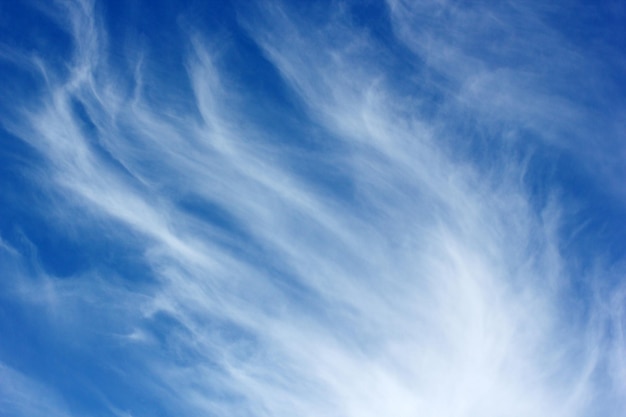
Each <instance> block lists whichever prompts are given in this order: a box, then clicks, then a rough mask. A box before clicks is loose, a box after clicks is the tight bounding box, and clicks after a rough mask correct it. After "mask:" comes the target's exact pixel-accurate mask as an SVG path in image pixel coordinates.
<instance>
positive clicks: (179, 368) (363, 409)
mask: <svg viewBox="0 0 626 417" xmlns="http://www.w3.org/2000/svg"><path fill="white" fill-rule="evenodd" d="M79 5H80V7H77V6H76V5H74V4H73V3H72V6H70V7H69V10H72V12H71V13H70V14H69V16H70V22H71V25H70V27H71V30H72V34H73V36H74V40H75V42H76V59H75V61H74V66H73V67H72V73H71V76H70V77H69V79H68V80H67V81H65V82H58V83H52V84H51V85H50V87H49V90H46V91H44V94H43V96H42V100H41V103H39V104H38V105H30V107H28V110H26V111H25V117H24V118H23V119H22V120H18V121H16V122H14V123H13V124H12V126H11V130H12V131H13V132H14V133H15V134H17V135H18V136H20V137H21V138H23V139H24V140H25V141H26V142H28V143H29V144H30V145H32V146H33V147H34V148H35V149H37V150H38V151H39V152H40V153H41V154H42V155H43V156H44V157H45V158H46V161H47V162H48V165H47V166H46V177H45V178H41V181H42V186H49V187H51V188H52V189H53V190H56V192H58V193H59V194H62V195H68V196H69V197H68V203H67V204H63V206H62V207H63V210H65V214H66V216H67V217H66V218H65V220H64V221H66V222H68V223H73V222H74V221H75V218H76V217H77V216H78V217H82V218H87V219H89V220H91V221H94V222H95V223H96V225H95V226H94V227H93V230H98V229H99V228H100V227H101V224H100V223H105V224H106V225H107V227H111V228H116V229H121V230H124V231H125V232H126V236H128V237H129V240H130V242H127V243H128V244H130V245H132V246H133V247H136V248H138V249H139V250H140V251H141V252H142V253H144V254H145V259H146V262H147V264H148V265H149V268H150V269H149V271H146V273H149V274H150V275H151V277H152V278H154V281H155V284H154V286H151V287H150V290H147V291H146V292H145V293H142V294H140V295H138V294H137V293H136V292H134V291H132V290H131V289H128V288H127V287H125V286H123V285H121V284H120V283H119V282H117V281H116V280H114V279H110V280H107V279H106V278H105V277H100V278H99V279H90V280H87V279H85V278H83V277H80V276H78V277H74V281H67V282H66V283H61V282H56V283H54V284H53V285H54V286H55V287H56V288H57V291H56V292H55V294H56V296H57V297H61V298H63V299H64V300H66V301H67V302H66V303H59V306H65V307H59V308H66V309H67V310H68V311H72V312H73V313H74V314H77V315H79V314H80V312H81V311H83V312H84V311H96V313H93V312H92V314H93V315H98V316H101V317H103V318H105V320H109V321H110V323H109V325H108V326H103V327H106V328H107V329H108V330H107V332H106V335H105V336H102V337H105V338H109V337H110V338H116V340H118V339H123V340H126V341H128V345H127V346H126V348H127V349H128V350H129V351H133V352H134V351H137V352H148V351H149V352H152V353H151V354H146V355H145V357H144V358H143V359H137V356H136V355H134V356H133V357H134V358H136V360H137V361H138V362H137V363H136V364H134V365H130V366H131V368H133V366H134V367H136V368H137V369H139V368H141V369H144V368H143V367H145V369H147V371H148V372H149V375H143V376H142V377H137V376H136V375H137V369H131V370H129V371H128V374H127V375H132V376H134V377H137V378H138V380H137V384H136V389H137V390H146V391H151V392H153V393H154V392H159V393H164V392H165V393H166V394H164V395H163V397H162V399H161V401H162V402H163V407H164V409H166V410H168V411H171V412H172V413H176V414H185V415H202V413H206V412H212V413H215V414H217V415H235V416H237V415H242V416H244V415H251V414H254V415H259V416H264V415H267V416H270V415H271V416H293V415H298V416H319V415H325V416H346V417H366V416H380V415H393V416H414V415H420V416H433V417H434V416H438V417H442V416H466V415H467V416H469V415H482V416H502V415H509V416H528V415H533V416H537V417H540V416H590V415H593V412H594V409H596V407H597V406H598V402H599V401H605V400H606V398H607V397H605V396H604V395H602V391H604V390H605V389H607V388H606V386H605V385H602V384H601V383H602V382H603V381H605V380H604V376H605V374H606V373H607V372H606V371H605V368H603V366H607V365H606V363H605V360H606V358H605V357H604V355H603V354H604V353H606V352H605V349H607V347H606V345H605V343H604V338H605V337H606V335H605V334H604V333H603V332H602V331H598V332H597V333H595V332H593V331H591V330H595V329H591V330H590V327H591V326H589V325H588V323H586V322H585V320H584V319H583V316H584V315H583V312H582V311H580V310H577V309H575V308H574V309H573V311H572V312H571V313H570V312H566V311H565V310H564V308H565V307H564V303H565V302H566V300H565V299H564V296H566V295H568V294H570V293H569V292H568V291H570V288H569V286H570V285H571V283H570V281H571V279H572V274H576V273H577V271H576V270H573V269H572V267H571V265H569V263H568V260H567V259H564V258H563V257H562V255H561V253H560V249H559V227H560V222H561V216H562V213H561V212H560V211H559V203H558V201H554V203H553V204H548V205H546V206H545V207H541V208H539V209H537V208H536V205H535V204H534V203H533V201H532V196H531V195H530V193H529V191H528V190H527V189H526V187H525V186H524V183H523V180H522V178H523V177H524V175H525V174H526V169H527V167H526V166H525V165H524V161H523V159H522V158H519V157H515V156H514V155H511V154H509V153H507V152H505V151H503V152H502V154H501V155H499V157H500V158H501V160H498V161H495V162H494V163H493V165H490V166H488V167H484V166H476V165H475V164H474V163H473V161H472V160H468V159H463V158H464V155H463V154H461V155H459V154H456V153H454V152H451V151H450V148H449V145H450V144H451V143H455V141H459V140H462V139H463V138H459V137H455V136H453V135H452V134H451V133H449V131H447V130H446V129H443V128H442V127H441V124H442V123H444V121H443V120H440V119H435V120H432V119H428V118H425V117H424V115H423V114H421V113H419V112H413V111H412V110H411V107H410V106H406V105H405V104H407V101H408V99H407V97H406V96H402V95H400V94H398V93H397V91H396V89H394V88H393V85H392V84H393V82H392V80H391V78H393V73H390V72H389V71H390V69H389V67H387V66H386V65H385V64H384V63H380V62H379V61H378V60H377V57H378V53H379V52H380V50H379V49H378V47H377V46H376V44H375V43H373V42H372V40H371V39H369V38H368V36H367V35H365V34H363V33H361V32H359V30H357V29H356V28H354V27H351V26H350V25H349V24H347V23H346V22H345V21H344V20H342V15H341V13H339V14H338V15H337V16H335V17H334V19H336V20H331V21H330V22H329V24H328V27H326V28H324V29H325V30H315V28H314V27H312V26H310V24H309V23H307V22H306V20H305V19H299V20H298V19H297V17H296V16H294V15H292V13H293V12H292V11H289V10H287V9H286V8H284V7H283V6H280V5H279V4H277V3H268V4H267V7H265V10H266V12H265V13H264V14H263V15H262V16H261V17H260V18H255V19H253V18H250V17H248V18H246V17H242V21H243V22H245V27H246V28H247V30H248V32H249V34H250V36H251V37H252V38H253V40H254V41H255V42H257V43H258V45H259V46H260V48H261V49H262V50H263V52H264V53H265V55H266V57H267V58H268V60H269V61H270V62H271V63H272V65H274V66H275V67H276V68H277V70H278V71H279V72H280V74H281V75H282V76H283V79H284V81H285V83H286V84H287V85H288V86H289V88H290V89H291V92H292V94H293V95H294V96H295V97H297V98H298V99H299V100H301V102H302V103H303V104H304V106H305V107H306V109H307V111H308V117H309V118H310V119H309V120H308V122H310V123H315V124H317V125H319V126H321V128H322V129H323V130H324V132H325V135H326V138H327V139H326V140H327V141H328V143H327V147H328V148H329V150H328V151H327V154H328V155H326V154H323V155H321V156H319V155H317V156H316V155H310V156H308V155H307V157H308V158H310V159H311V160H312V161H314V162H315V161H316V159H315V158H320V159H322V158H325V157H330V158H334V159H335V160H336V161H337V163H338V164H340V167H338V171H339V175H340V176H341V177H342V179H343V180H345V181H347V182H349V183H350V185H351V186H352V189H353V193H354V195H352V196H350V197H349V198H348V197H346V198H338V197H336V196H334V195H333V194H332V193H331V192H325V191H324V188H323V187H319V186H317V185H316V184H315V179H314V178H307V177H305V176H303V175H300V174H298V173H297V172H296V171H295V170H294V169H292V168H291V167H290V164H289V162H290V161H289V157H290V154H289V152H288V151H286V150H285V149H284V148H283V147H281V145H280V139H281V138H278V139H277V140H275V141H274V142H272V140H271V139H272V138H273V135H276V131H277V130H276V129H274V127H273V125H274V124H276V123H280V120H279V119H277V120H268V121H267V124H262V125H259V124H256V123H255V122H253V121H251V120H248V118H247V117H246V106H248V105H250V102H251V101H253V100H254V96H249V95H248V92H246V91H240V90H237V93H234V92H233V89H232V88H231V84H230V83H231V82H232V80H231V79H229V77H228V72H227V71H226V70H225V69H224V68H222V67H221V66H220V65H221V64H220V57H219V54H217V53H215V52H214V51H213V50H212V49H211V47H210V44H209V45H207V42H206V41H204V40H202V37H201V36H200V35H197V34H194V35H193V37H192V41H190V42H191V44H192V45H193V48H191V50H192V52H191V53H190V57H189V61H188V64H187V68H188V75H189V78H190V84H191V86H192V90H193V94H194V98H195V102H196V104H197V110H198V114H199V115H200V116H201V117H200V120H198V119H196V118H194V117H191V116H190V115H186V114H172V112H171V110H168V112H164V111H162V109H161V107H160V104H159V103H158V102H152V101H150V100H149V99H148V98H147V97H146V96H144V95H142V92H141V89H140V88H137V89H136V90H135V92H134V95H132V97H131V98H130V99H126V98H125V97H126V96H125V95H124V94H123V92H122V91H119V88H118V87H117V85H118V84H117V82H116V81H117V80H116V79H115V77H114V76H113V75H112V74H113V73H114V72H113V71H112V70H111V68H109V64H108V63H107V62H105V61H104V59H103V58H102V57H103V56H105V55H104V53H103V51H104V48H105V46H104V44H103V42H104V39H103V35H102V33H103V30H102V29H101V28H100V24H99V23H98V21H97V19H96V18H95V17H94V16H93V10H92V8H91V7H92V6H91V5H90V4H87V3H80V4H79ZM401 7H404V8H406V7H405V5H404V4H400V3H394V4H392V12H393V13H394V18H395V19H396V20H398V19H400V18H401V17H402V16H403V15H404V14H405V13H408V12H406V10H405V11H404V12H403V13H402V16H399V10H400V8H401ZM437 7H439V6H437ZM402 10H404V9H402ZM410 12H413V11H410ZM409 15H410V13H409ZM257 19H258V20H257ZM294 22H297V23H294ZM396 23H397V22H396ZM409 23H410V22H400V25H401V27H400V29H403V28H404V29H405V30H408V29H406V27H408V26H410V25H409ZM85 33H86V34H87V35H86V36H83V34H85ZM406 36H407V37H410V36H413V35H412V34H408V35H406ZM411 39H412V38H410V39H409V41H411ZM411 42H412V41H411ZM420 42H421V41H420ZM411 45H413V44H411ZM419 45H421V44H419ZM420 48H421V46H420V47H417V52H418V53H423V50H422V49H420ZM440 53H442V54H444V55H446V51H445V50H443V51H440ZM138 54H140V53H138ZM428 57H429V61H428V63H429V65H432V66H433V67H434V68H435V69H437V70H442V69H443V68H450V67H455V68H456V67H457V66H458V64H459V60H463V61H464V60H465V57H463V56H460V55H457V52H456V51H452V52H450V54H448V55H447V56H443V57H440V56H438V55H437V56H434V57H433V56H431V55H429V56H428ZM448 58H452V62H450V61H449V60H447V59H448ZM467 59H468V61H469V62H470V64H472V63H473V65H475V66H476V67H478V68H482V67H484V65H485V64H484V63H481V62H475V60H476V58H467ZM138 68H139V69H138V71H139V75H136V77H138V78H141V71H143V68H144V67H143V64H142V66H141V67H138ZM452 71H453V73H452V74H451V75H450V76H451V77H453V78H455V79H456V80H457V82H458V83H459V84H462V88H461V89H460V91H461V93H460V94H461V96H463V100H468V101H472V103H474V104H472V106H478V107H480V103H482V102H484V101H485V94H487V95H488V98H489V99H490V100H492V99H497V98H498V97H500V98H501V100H495V101H494V104H493V106H497V109H496V107H490V108H488V109H487V110H485V111H486V112H487V113H489V111H490V110H493V109H496V110H498V111H501V112H504V113H508V114H510V113H516V112H518V113H522V114H523V115H524V118H525V119H528V120H529V121H530V122H529V123H531V122H532V123H535V122H536V123H538V126H543V124H544V123H547V122H546V121H545V120H544V119H543V117H544V115H543V114H542V112H541V110H537V108H539V109H540V108H542V106H544V105H547V104H545V103H551V104H550V105H554V103H557V104H558V103H559V100H558V99H554V100H552V98H551V97H550V95H549V94H542V95H541V94H540V95H535V94H532V93H533V92H534V90H532V91H531V92H525V91H524V92H523V93H521V92H520V91H523V90H525V88H522V87H521V86H520V85H518V84H517V83H518V80H517V81H516V80H515V79H514V78H515V77H513V76H509V75H507V74H505V75H502V74H501V73H493V72H488V71H487V72H485V73H483V72H481V73H480V74H479V75H478V76H471V75H468V74H463V73H461V74H458V73H456V69H453V70H452ZM470 72H472V73H473V72H474V70H473V69H471V71H470ZM493 77H495V79H496V81H497V82H496V85H498V88H499V90H498V91H502V92H504V91H505V90H506V91H507V92H511V91H512V92H513V94H514V96H513V98H511V96H508V95H506V94H505V93H502V95H499V93H497V92H495V93H494V92H487V93H486V92H485V89H484V88H482V87H483V86H484V85H485V84H488V85H490V86H493V85H494V82H493ZM468 80H471V81H468ZM141 82H142V83H143V82H145V80H144V81H141ZM530 85H531V86H532V85H533V84H532V83H531V84H530ZM520 97H522V98H526V99H527V100H526V101H524V100H522V101H518V100H516V99H517V98H520ZM183 98H184V99H186V100H188V99H189V98H188V97H183ZM76 100H77V101H80V102H81V103H82V105H83V106H84V108H85V112H86V114H87V115H88V116H89V118H90V119H91V123H93V125H94V133H89V132H85V130H84V128H83V124H84V121H83V120H81V118H80V117H79V116H77V114H76V112H75V111H74V110H73V107H72V103H73V102H74V101H76ZM521 107H523V108H521ZM562 107H563V106H562ZM564 107H567V106H564ZM576 111H577V109H571V111H566V112H565V113H567V114H576ZM567 114H565V115H564V116H563V115H562V117H563V118H560V119H559V120H558V121H557V122H556V123H557V124H562V123H567V122H568V120H569V119H567V117H566V116H567ZM448 115H449V116H451V115H454V113H448ZM479 115H481V117H482V113H480V112H479ZM489 116H491V115H489ZM572 117H573V116H572ZM450 123H454V121H453V120H451V121H450ZM340 149H341V150H340ZM465 156H466V155H465ZM322 162H323V161H319V163H322ZM188 196H193V197H194V198H196V199H198V200H199V201H200V202H202V203H204V204H207V205H211V206H212V207H216V208H219V209H220V210H223V211H224V212H225V213H227V215H228V216H229V218H230V219H231V221H232V223H233V224H234V225H235V226H236V228H237V231H240V234H241V235H244V236H245V237H243V238H242V237H241V236H240V235H238V233H237V231H236V230H234V229H233V228H231V229H229V228H227V227H226V228H225V227H221V226H219V225H218V224H215V223H216V222H212V221H211V219H210V216H208V217H207V218H203V217H198V216H194V215H192V214H190V213H189V211H187V210H185V209H184V208H183V207H182V205H181V204H180V203H181V200H182V199H183V198H184V197H188ZM87 232H89V229H88V228H87ZM94 268H96V269H97V265H96V266H94ZM86 276H89V277H93V275H89V274H87V275H86ZM576 278H579V277H576ZM51 279H52V280H53V281H54V278H51ZM76 294H79V295H80V296H75V295H76ZM91 297H93V298H91ZM138 299H140V300H141V301H138ZM614 303H615V305H614V307H613V308H612V309H611V312H612V314H614V316H615V317H614V319H613V322H612V323H616V324H615V326H616V327H615V329H616V330H615V332H616V333H617V334H619V335H620V336H619V337H615V338H614V339H613V341H614V344H613V345H611V348H610V349H613V351H615V352H621V351H623V346H624V343H623V337H622V336H621V333H620V332H621V329H622V327H623V325H621V322H620V317H622V316H623V311H622V310H623V300H622V299H620V298H615V299H614ZM89 306H92V308H94V310H89V309H90V307H89ZM93 306H95V307H93ZM160 315H163V316H167V317H169V318H171V321H172V322H173V324H172V325H171V326H170V327H167V326H166V325H165V324H163V323H160V322H159V320H160V317H162V316H160ZM120 316H122V317H124V316H125V317H128V318H129V319H128V321H129V322H131V324H132V326H131V325H128V326H123V325H122V324H121V323H122V322H123V320H121V319H120ZM598 320H599V321H600V322H601V323H605V324H606V321H604V320H606V317H605V315H603V314H600V313H598ZM116 326H120V329H119V331H117V332H116V331H110V330H109V329H115V328H116ZM159 326H161V327H159ZM620 326H621V327H620ZM77 328H78V329H80V328H81V327H80V326H78V325H77ZM155 328H156V330H155ZM151 332H152V333H157V335H156V336H154V337H153V335H152V334H151ZM124 335H126V336H124ZM157 336H161V337H162V339H164V340H165V341H159V338H158V337H157ZM80 337H81V336H80V335H78V339H79V340H78V341H77V344H79V345H80ZM155 352H158V353H155ZM611 358H613V359H611V360H614V361H615V362H616V363H618V362H619V354H615V355H614V356H611ZM140 363H141V364H140ZM616 366H618V368H619V369H621V370H620V371H618V372H617V373H616V374H615V375H617V376H616V377H615V379H614V381H615V382H603V383H611V384H614V385H612V387H614V388H615V391H619V390H620V389H621V388H620V387H619V386H618V384H619V381H620V378H622V379H623V375H624V372H623V364H621V365H616ZM149 380H152V382H150V381H149ZM155 381H156V382H155ZM611 381H613V380H611ZM616 398H617V397H610V401H612V402H611V403H610V404H609V405H606V404H605V406H606V408H607V411H606V413H607V414H606V415H617V413H618V412H619V410H620V408H619V406H620V404H621V403H623V401H621V402H620V400H618V399H616ZM118 414H119V415H125V414H126V415H131V414H132V415H136V413H134V412H133V411H132V410H129V411H126V410H124V411H123V412H122V411H119V412H118Z"/></svg>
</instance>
